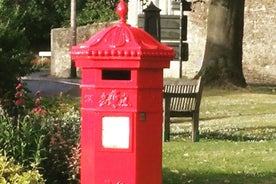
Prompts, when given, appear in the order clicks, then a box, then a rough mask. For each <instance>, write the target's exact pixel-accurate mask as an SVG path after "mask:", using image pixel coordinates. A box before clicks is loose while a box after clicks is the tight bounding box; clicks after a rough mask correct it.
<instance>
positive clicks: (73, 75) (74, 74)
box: [70, 0, 77, 78]
mask: <svg viewBox="0 0 276 184" xmlns="http://www.w3.org/2000/svg"><path fill="white" fill-rule="evenodd" d="M76 11H77V10H76V0H71V16H70V23H71V41H70V42H71V43H70V46H71V47H72V46H74V45H76V40H77V38H76V37H77V31H76V29H77V26H76ZM70 77H71V78H76V77H77V69H76V66H75V63H74V61H71V73H70Z"/></svg>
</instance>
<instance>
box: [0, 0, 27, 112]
mask: <svg viewBox="0 0 276 184" xmlns="http://www.w3.org/2000/svg"><path fill="white" fill-rule="evenodd" d="M2 3H3V2H2V1H0V8H1V11H0V17H1V20H0V66H1V67H0V79H1V80H0V105H2V107H3V108H9V107H10V106H12V105H13V103H12V101H13V95H14V94H15V86H16V84H17V80H16V78H17V77H18V76H24V75H26V74H27V73H29V72H31V62H30V61H31V57H32V55H31V54H30V52H29V50H28V49H29V42H28V39H27V37H26V36H25V31H24V29H23V28H22V27H21V22H20V18H21V16H22V15H20V12H19V10H18V9H16V10H15V11H14V12H10V11H11V10H10V9H9V7H10V6H9V7H8V6H5V4H2Z"/></svg>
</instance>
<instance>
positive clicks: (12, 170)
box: [0, 155, 45, 184]
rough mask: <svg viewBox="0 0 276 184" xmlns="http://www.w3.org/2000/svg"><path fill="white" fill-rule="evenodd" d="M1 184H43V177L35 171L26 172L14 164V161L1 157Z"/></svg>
mask: <svg viewBox="0 0 276 184" xmlns="http://www.w3.org/2000/svg"><path fill="white" fill-rule="evenodd" d="M0 170H1V172H0V183H1V184H8V183H14V184H16V183H18V184H19V183H22V184H23V183H24V184H43V183H45V182H44V179H43V178H42V175H41V174H39V172H38V171H37V170H35V169H31V170H26V169H25V168H23V167H22V166H20V165H16V164H14V160H12V159H8V158H7V157H5V156H1V155H0Z"/></svg>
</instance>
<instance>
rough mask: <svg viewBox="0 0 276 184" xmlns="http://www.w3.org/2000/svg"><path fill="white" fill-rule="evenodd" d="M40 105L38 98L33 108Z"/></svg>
mask: <svg viewBox="0 0 276 184" xmlns="http://www.w3.org/2000/svg"><path fill="white" fill-rule="evenodd" d="M40 104H41V101H40V98H36V99H35V106H40Z"/></svg>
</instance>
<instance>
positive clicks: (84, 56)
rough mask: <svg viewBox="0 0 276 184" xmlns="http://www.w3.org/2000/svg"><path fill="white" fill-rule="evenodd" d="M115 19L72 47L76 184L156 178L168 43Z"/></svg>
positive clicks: (154, 181)
mask: <svg viewBox="0 0 276 184" xmlns="http://www.w3.org/2000/svg"><path fill="white" fill-rule="evenodd" d="M117 13H118V15H119V16H120V21H119V22H118V23H117V24H116V25H114V26H111V27H108V28H106V29H104V30H102V31H101V32H99V33H98V34H96V35H94V36H93V37H92V38H90V39H89V40H88V41H86V42H84V43H82V44H79V45H77V46H74V47H72V49H71V57H72V59H73V60H74V61H75V63H76V66H77V67H79V68H81V73H82V82H81V91H82V92H81V96H82V100H81V114H82V122H81V184H161V183H162V111H163V110H162V87H163V68H165V67H169V62H170V60H171V59H172V58H173V57H174V51H173V49H172V48H170V47H168V46H166V45H163V44H161V43H159V42H157V41H156V40H155V39H154V38H153V37H152V36H150V35H149V34H147V33H146V32H144V31H143V30H141V29H138V28H134V27H131V26H130V25H128V24H126V21H125V15H126V14H127V5H126V4H125V2H124V1H123V0H121V1H120V3H119V5H118V7H117Z"/></svg>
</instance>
